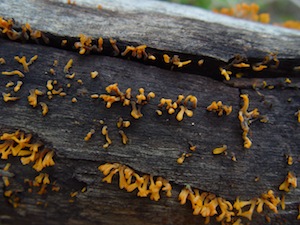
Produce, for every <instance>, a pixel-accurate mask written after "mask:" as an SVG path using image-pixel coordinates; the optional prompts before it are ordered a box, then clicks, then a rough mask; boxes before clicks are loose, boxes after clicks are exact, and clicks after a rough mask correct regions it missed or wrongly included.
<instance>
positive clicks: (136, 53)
mask: <svg viewBox="0 0 300 225" xmlns="http://www.w3.org/2000/svg"><path fill="white" fill-rule="evenodd" d="M146 48H147V45H139V46H137V47H134V46H126V49H125V50H124V52H122V53H121V55H122V56H126V55H127V54H128V53H129V52H131V56H132V57H136V58H138V59H141V58H142V57H143V56H144V59H147V57H148V54H147V53H146Z"/></svg>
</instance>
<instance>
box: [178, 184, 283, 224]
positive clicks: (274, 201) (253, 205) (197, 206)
mask: <svg viewBox="0 0 300 225" xmlns="http://www.w3.org/2000/svg"><path fill="white" fill-rule="evenodd" d="M178 200H179V201H180V204H181V205H184V204H186V202H187V200H188V201H190V203H191V206H192V209H193V215H201V216H202V217H204V218H205V224H208V223H209V222H210V218H211V217H213V216H215V219H216V221H217V222H221V223H222V224H233V225H242V223H241V222H242V219H241V218H242V217H244V218H247V219H248V220H250V221H251V220H252V216H253V213H254V212H255V209H256V212H257V213H260V214H262V213H264V211H273V213H275V214H277V213H278V206H279V205H281V208H282V209H284V208H285V203H284V197H283V198H282V199H280V198H279V197H278V196H275V195H274V191H272V190H269V191H268V192H267V193H263V194H261V196H260V197H259V198H253V199H251V200H245V201H244V200H240V197H237V198H236V200H235V201H234V202H231V201H228V200H226V199H224V198H222V197H217V196H216V195H215V194H212V193H209V192H200V191H199V190H198V189H192V188H191V187H190V186H189V185H187V186H186V187H184V188H183V189H182V190H181V192H180V193H179V196H178ZM264 206H265V207H264ZM268 219H270V218H268Z"/></svg>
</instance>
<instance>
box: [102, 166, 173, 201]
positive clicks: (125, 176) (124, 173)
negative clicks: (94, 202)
mask: <svg viewBox="0 0 300 225" xmlns="http://www.w3.org/2000/svg"><path fill="white" fill-rule="evenodd" d="M98 169H99V170H100V171H101V172H102V173H103V175H104V176H105V177H104V178H103V179H102V181H103V182H107V183H111V182H112V178H113V176H114V175H115V174H117V173H118V174H119V187H120V189H125V190H126V191H128V192H132V191H134V190H135V189H137V190H138V192H137V196H139V197H147V196H148V195H150V199H151V200H154V201H158V200H159V199H160V191H164V192H166V196H167V197H171V196H172V192H171V191H172V186H171V184H170V183H169V182H168V181H167V180H166V179H164V178H162V177H157V178H156V179H155V178H154V177H153V176H152V175H147V174H146V175H143V176H140V175H139V174H137V173H136V172H134V170H133V169H131V168H129V167H128V166H125V165H122V164H119V163H105V164H103V165H101V166H99V167H98Z"/></svg>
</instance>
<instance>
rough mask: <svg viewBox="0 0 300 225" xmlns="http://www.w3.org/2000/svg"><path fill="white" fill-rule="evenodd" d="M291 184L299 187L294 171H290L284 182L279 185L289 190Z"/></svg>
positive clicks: (280, 188) (281, 188)
mask: <svg viewBox="0 0 300 225" xmlns="http://www.w3.org/2000/svg"><path fill="white" fill-rule="evenodd" d="M291 186H292V187H293V188H296V187H297V178H296V176H295V175H294V174H293V173H292V172H288V174H287V176H286V178H285V180H284V182H283V183H282V184H281V185H280V186H279V190H281V191H285V192H289V191H290V187H291Z"/></svg>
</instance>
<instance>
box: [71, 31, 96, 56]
mask: <svg viewBox="0 0 300 225" xmlns="http://www.w3.org/2000/svg"><path fill="white" fill-rule="evenodd" d="M79 40H80V41H79V42H75V43H74V47H75V48H76V49H79V54H80V55H83V54H85V53H89V52H90V50H91V49H92V38H91V37H88V36H86V35H84V34H79Z"/></svg>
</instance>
